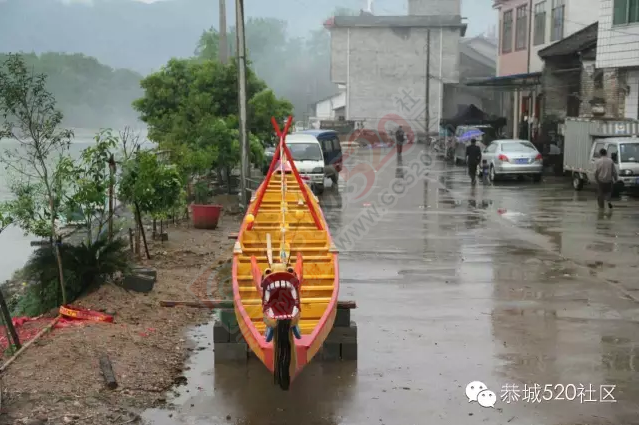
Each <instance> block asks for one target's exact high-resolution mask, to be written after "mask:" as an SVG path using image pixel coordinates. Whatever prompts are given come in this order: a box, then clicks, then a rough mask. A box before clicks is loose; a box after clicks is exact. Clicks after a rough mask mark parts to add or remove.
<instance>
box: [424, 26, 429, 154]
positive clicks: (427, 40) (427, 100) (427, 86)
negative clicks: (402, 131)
mask: <svg viewBox="0 0 639 425" xmlns="http://www.w3.org/2000/svg"><path fill="white" fill-rule="evenodd" d="M425 112H426V127H424V128H425V129H426V140H425V141H424V142H426V143H428V134H429V133H430V28H429V29H427V30H426V110H425Z"/></svg>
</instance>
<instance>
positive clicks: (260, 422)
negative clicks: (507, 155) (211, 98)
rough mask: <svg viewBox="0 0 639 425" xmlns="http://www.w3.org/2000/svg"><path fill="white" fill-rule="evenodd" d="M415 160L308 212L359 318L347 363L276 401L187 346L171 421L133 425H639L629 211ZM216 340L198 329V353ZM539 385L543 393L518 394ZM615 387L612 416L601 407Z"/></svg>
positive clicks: (352, 185) (552, 185)
mask: <svg viewBox="0 0 639 425" xmlns="http://www.w3.org/2000/svg"><path fill="white" fill-rule="evenodd" d="M370 155H372V153H371V152H362V153H361V154H360V153H358V154H357V155H356V156H354V157H352V158H349V162H350V166H353V165H354V164H356V163H357V162H364V163H365V162H367V161H370ZM417 156H418V154H416V153H415V152H411V153H410V154H408V153H405V154H404V158H403V161H401V162H400V161H397V160H396V159H394V158H392V159H391V161H389V163H388V164H386V165H385V166H384V167H382V168H381V169H379V170H377V172H376V173H375V180H374V182H372V184H370V183H371V182H368V185H367V182H366V180H365V179H364V178H352V179H349V181H348V182H343V181H340V182H339V185H338V187H330V188H327V189H326V191H325V193H324V195H323V196H322V197H321V199H320V201H321V204H322V208H323V210H324V214H325V216H326V218H327V220H328V222H329V226H330V228H331V232H332V234H333V237H334V239H335V241H336V243H337V245H338V247H339V248H340V282H341V288H340V298H341V299H354V300H356V301H357V304H358V309H357V310H354V312H353V320H355V321H356V322H357V323H358V331H359V335H358V338H359V362H358V363H357V364H351V363H334V364H330V363H314V364H311V365H310V366H309V367H308V368H307V369H306V370H305V371H304V372H303V373H302V375H301V376H300V377H299V378H298V380H296V381H295V382H294V384H293V387H292V390H291V391H290V392H288V393H286V392H282V391H280V390H279V389H278V388H277V387H275V386H274V385H273V381H272V377H271V376H270V375H269V374H267V373H266V370H265V369H264V367H263V366H262V365H261V364H259V363H258V362H251V363H249V364H248V365H241V366H236V365H218V366H217V367H214V366H213V356H214V353H213V352H211V351H210V350H202V351H197V350H196V351H195V352H196V354H195V355H194V356H193V358H192V359H191V362H190V368H191V369H190V370H189V371H188V372H187V374H186V375H185V376H186V378H187V379H188V382H187V384H186V385H185V386H182V387H178V388H176V393H175V395H172V396H170V397H169V401H170V402H172V403H173V404H174V407H173V409H174V410H171V409H167V410H150V411H148V412H146V414H145V415H144V418H145V420H147V422H148V423H150V424H151V423H152V424H173V423H180V424H229V423H233V424H249V425H270V424H278V425H289V424H290V425H293V424H295V425H297V424H365V425H369V424H373V423H375V424H387V425H391V424H397V425H406V424H425V423H429V424H465V423H480V422H486V423H490V424H513V425H519V424H521V425H530V424H537V423H543V424H545V425H578V424H590V425H592V424H619V425H621V424H623V425H632V424H639V374H638V373H637V370H636V368H637V367H639V361H638V360H635V358H636V355H637V351H638V350H639V348H637V347H638V343H639V332H638V330H639V304H637V303H636V301H635V300H634V299H633V298H634V294H636V295H637V296H639V291H638V290H639V279H637V278H636V275H637V265H638V262H637V254H638V253H639V244H638V241H639V208H638V207H639V202H638V201H637V200H635V199H632V198H623V199H621V200H618V201H617V202H616V204H615V207H616V208H615V210H614V211H613V212H612V214H607V213H606V214H604V215H603V216H602V215H600V214H599V213H598V211H597V208H596V202H595V195H594V192H592V191H587V190H584V191H583V192H580V193H575V192H574V191H573V190H572V189H571V188H570V182H569V181H566V180H561V179H558V178H546V179H545V181H544V182H542V183H532V182H530V181H513V182H504V183H500V184H497V185H490V184H487V185H484V184H482V183H480V182H478V184H477V185H476V186H473V187H471V185H470V184H469V178H468V176H467V174H466V173H465V171H464V169H463V168H460V167H455V166H452V165H449V164H445V163H443V162H441V161H438V160H434V161H433V162H432V164H430V165H429V166H428V167H426V169H424V168H423V167H420V166H418V165H415V158H416V157H417ZM422 162H423V161H422ZM635 291H637V292H635ZM638 299H639V298H638ZM211 334H212V329H211V327H210V326H202V327H199V328H196V329H195V330H194V338H195V340H196V341H197V343H198V344H201V345H202V346H203V347H208V342H210V339H209V338H210V337H211ZM471 381H482V382H484V383H485V384H486V385H487V387H488V388H489V389H490V390H492V391H494V393H495V394H496V396H497V402H496V404H495V406H494V408H483V407H481V406H479V405H478V403H477V402H472V403H470V402H469V401H468V398H467V397H466V395H465V389H466V385H467V384H468V383H469V382H471ZM535 384H537V385H538V386H540V391H539V394H533V393H532V392H528V393H527V394H526V393H524V386H527V387H533V386H534V385H535ZM506 385H511V386H512V385H516V386H517V390H516V391H518V399H517V400H515V399H514V392H513V391H512V389H513V387H509V388H511V391H509V392H508V394H509V395H511V396H512V397H511V399H510V401H511V402H510V403H507V402H506V400H503V399H502V396H503V395H504V394H503V389H504V386H506ZM573 386H574V387H573ZM602 386H606V387H604V388H605V389H602ZM580 388H583V391H581V393H580V394H581V395H578V394H577V393H578V392H579V389H580ZM589 389H591V390H592V392H588V390H589ZM610 389H612V390H611V391H612V397H613V398H614V402H612V400H611V399H610V396H608V400H605V401H601V397H602V396H606V390H610ZM573 390H574V394H573ZM187 391H188V392H187ZM544 391H546V392H544ZM548 391H550V393H548ZM549 394H552V398H553V400H547V398H548V396H549ZM525 396H529V398H530V399H529V400H528V401H525V400H523V398H524V397H525ZM536 396H537V397H536ZM544 397H545V398H546V399H544ZM536 398H539V400H540V401H537V400H536ZM555 398H558V399H555ZM561 398H563V400H562V399H561ZM571 398H572V400H570V399H571ZM580 399H581V401H580ZM588 400H592V401H588Z"/></svg>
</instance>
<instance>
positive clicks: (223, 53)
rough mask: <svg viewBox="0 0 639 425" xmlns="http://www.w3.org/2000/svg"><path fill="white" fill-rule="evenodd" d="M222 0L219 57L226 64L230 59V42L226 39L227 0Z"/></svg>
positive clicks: (220, 0)
mask: <svg viewBox="0 0 639 425" xmlns="http://www.w3.org/2000/svg"><path fill="white" fill-rule="evenodd" d="M218 1H219V2H220V47H219V52H218V53H219V57H220V62H221V63H222V64H225V65H226V63H227V62H228V59H229V53H228V48H229V43H228V41H227V39H226V0H218Z"/></svg>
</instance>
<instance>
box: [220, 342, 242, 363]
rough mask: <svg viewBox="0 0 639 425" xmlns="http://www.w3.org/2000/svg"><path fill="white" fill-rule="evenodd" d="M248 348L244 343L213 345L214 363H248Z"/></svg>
mask: <svg viewBox="0 0 639 425" xmlns="http://www.w3.org/2000/svg"><path fill="white" fill-rule="evenodd" d="M247 350H248V346H247V345H246V343H245V342H239V343H238V342H218V343H215V356H214V358H215V363H230V362H246V361H248V351H247Z"/></svg>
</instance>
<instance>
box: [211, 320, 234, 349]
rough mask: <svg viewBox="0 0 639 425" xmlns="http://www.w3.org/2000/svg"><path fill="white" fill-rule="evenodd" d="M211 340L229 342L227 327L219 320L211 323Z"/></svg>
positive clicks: (229, 335) (229, 336)
mask: <svg viewBox="0 0 639 425" xmlns="http://www.w3.org/2000/svg"><path fill="white" fill-rule="evenodd" d="M213 342H214V343H216V344H217V343H218V342H231V334H230V333H229V330H228V328H227V327H226V326H225V325H224V324H223V323H220V322H216V323H215V324H214V325H213Z"/></svg>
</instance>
